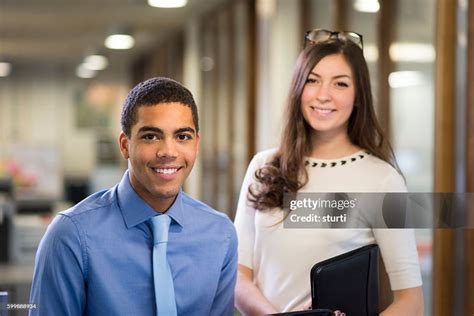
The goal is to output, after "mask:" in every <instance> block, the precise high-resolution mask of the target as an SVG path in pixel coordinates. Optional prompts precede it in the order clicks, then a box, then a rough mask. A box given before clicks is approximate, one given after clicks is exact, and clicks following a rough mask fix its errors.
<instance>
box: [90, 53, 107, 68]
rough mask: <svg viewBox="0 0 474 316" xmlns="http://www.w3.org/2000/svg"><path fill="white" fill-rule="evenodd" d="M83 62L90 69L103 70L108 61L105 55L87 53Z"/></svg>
mask: <svg viewBox="0 0 474 316" xmlns="http://www.w3.org/2000/svg"><path fill="white" fill-rule="evenodd" d="M84 64H85V66H86V67H87V68H89V69H91V70H104V69H105V68H107V65H108V64H109V61H108V60H107V57H105V56H102V55H89V56H87V57H86V58H84Z"/></svg>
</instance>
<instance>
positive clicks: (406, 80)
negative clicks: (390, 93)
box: [388, 71, 424, 88]
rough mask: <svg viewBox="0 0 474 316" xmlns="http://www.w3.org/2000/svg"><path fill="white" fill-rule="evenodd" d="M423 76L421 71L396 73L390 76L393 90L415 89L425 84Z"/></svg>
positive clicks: (389, 81) (389, 79)
mask: <svg viewBox="0 0 474 316" xmlns="http://www.w3.org/2000/svg"><path fill="white" fill-rule="evenodd" d="M423 81H424V80H423V74H422V73H421V72H419V71H396V72H392V73H391V74H390V75H389V76H388V83H389V85H390V87H391V88H406V87H414V86H419V85H421V84H423Z"/></svg>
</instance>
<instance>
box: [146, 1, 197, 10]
mask: <svg viewBox="0 0 474 316" xmlns="http://www.w3.org/2000/svg"><path fill="white" fill-rule="evenodd" d="M187 3H188V1H187V0H148V5H150V6H152V7H156V8H182V7H184V6H185V5H186V4H187Z"/></svg>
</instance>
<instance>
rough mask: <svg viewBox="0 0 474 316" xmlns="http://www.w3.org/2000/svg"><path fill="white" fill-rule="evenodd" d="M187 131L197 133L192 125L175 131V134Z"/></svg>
mask: <svg viewBox="0 0 474 316" xmlns="http://www.w3.org/2000/svg"><path fill="white" fill-rule="evenodd" d="M186 132H188V133H193V134H196V131H195V130H194V128H192V127H182V128H178V129H177V130H176V131H174V133H175V134H179V133H186Z"/></svg>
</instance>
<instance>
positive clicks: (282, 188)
mask: <svg viewBox="0 0 474 316" xmlns="http://www.w3.org/2000/svg"><path fill="white" fill-rule="evenodd" d="M334 54H341V55H342V56H343V57H344V59H345V60H346V61H347V63H348V64H349V65H350V67H351V70H352V73H353V75H354V81H355V89H356V91H355V100H354V107H353V110H352V113H351V115H350V117H349V122H348V128H347V132H348V136H349V139H350V141H351V142H352V143H353V144H354V145H356V146H359V147H361V148H363V149H365V150H366V151H368V152H370V153H371V154H372V155H374V156H376V157H378V158H380V159H382V160H384V161H386V162H387V163H389V164H390V165H392V166H393V167H394V168H395V169H396V170H397V171H398V172H399V173H400V174H401V171H400V168H399V167H398V164H397V162H396V160H395V155H394V153H393V150H392V147H391V146H390V143H389V141H388V140H387V138H386V137H385V135H384V132H383V130H382V128H381V127H380V124H379V123H378V121H377V117H376V115H375V110H374V104H373V100H372V90H371V86H370V77H369V71H368V68H367V63H366V61H365V59H364V55H363V53H362V50H361V49H360V48H359V47H358V46H357V45H356V44H354V43H352V42H351V41H348V40H339V39H330V40H327V41H324V42H320V43H318V44H315V45H309V46H307V47H306V48H305V49H304V50H303V51H302V52H301V53H300V55H299V56H298V59H297V61H296V66H295V69H294V72H293V79H292V81H291V84H290V89H289V93H288V98H287V102H286V109H285V115H284V122H283V134H282V138H281V141H280V146H279V148H278V151H277V152H276V154H275V155H274V157H273V158H272V159H271V161H270V162H269V163H267V164H266V165H264V166H263V167H262V168H260V169H258V170H257V171H256V172H255V177H256V180H257V182H256V183H254V184H253V185H251V186H250V187H249V191H248V199H249V201H250V203H251V205H252V206H253V207H254V208H255V209H258V210H260V211H264V210H267V209H270V208H273V207H282V206H283V195H284V193H295V192H297V191H298V190H299V189H301V188H302V187H303V186H304V185H306V183H307V182H308V172H307V171H306V168H305V165H304V156H305V155H309V154H310V153H311V150H312V147H311V132H312V127H311V126H310V125H309V124H308V123H307V122H306V121H305V119H304V117H303V114H302V112H301V95H302V93H303V89H304V86H305V83H306V80H307V78H308V76H309V74H310V72H311V71H312V70H313V68H314V66H315V65H316V64H318V63H319V62H320V61H321V60H322V59H323V58H324V57H326V56H329V55H334Z"/></svg>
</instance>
